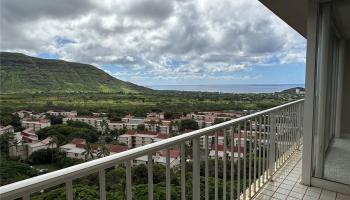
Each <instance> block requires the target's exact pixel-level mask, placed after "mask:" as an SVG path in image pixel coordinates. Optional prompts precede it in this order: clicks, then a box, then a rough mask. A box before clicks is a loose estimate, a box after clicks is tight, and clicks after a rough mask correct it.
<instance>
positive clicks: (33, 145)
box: [28, 137, 57, 157]
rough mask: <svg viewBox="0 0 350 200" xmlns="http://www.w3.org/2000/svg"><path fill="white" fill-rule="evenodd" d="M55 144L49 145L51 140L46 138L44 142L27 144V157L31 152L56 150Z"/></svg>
mask: <svg viewBox="0 0 350 200" xmlns="http://www.w3.org/2000/svg"><path fill="white" fill-rule="evenodd" d="M56 147H57V144H55V143H52V144H51V138H50V137H48V138H46V139H44V140H41V141H39V142H35V143H29V144H28V157H29V156H30V155H32V153H33V152H35V151H38V150H41V149H48V148H56Z"/></svg>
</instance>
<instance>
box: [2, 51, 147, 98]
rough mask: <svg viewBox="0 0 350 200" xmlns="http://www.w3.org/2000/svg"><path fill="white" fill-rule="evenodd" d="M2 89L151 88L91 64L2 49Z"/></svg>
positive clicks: (51, 90)
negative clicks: (44, 57) (124, 79)
mask: <svg viewBox="0 0 350 200" xmlns="http://www.w3.org/2000/svg"><path fill="white" fill-rule="evenodd" d="M0 79H1V82H0V93H24V92H29V93H32V92H127V93H140V92H148V91H151V89H148V88H145V87H142V86H138V85H135V84H132V83H129V82H124V81H121V80H118V79H116V78H114V77H112V76H110V75H109V74H107V73H105V72H104V71H102V70H100V69H98V68H96V67H94V66H92V65H87V64H81V63H73V62H66V61H63V60H48V59H41V58H35V57H30V56H27V55H24V54H19V53H7V52H1V53H0Z"/></svg>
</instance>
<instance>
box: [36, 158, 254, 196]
mask: <svg viewBox="0 0 350 200" xmlns="http://www.w3.org/2000/svg"><path fill="white" fill-rule="evenodd" d="M248 158H249V156H248ZM253 159H259V158H253ZM253 161H254V160H253ZM241 162H242V163H243V159H242V160H241ZM214 164H215V161H214V159H209V191H210V192H209V195H210V196H209V199H214V190H215V189H214V186H215V185H214V177H215V171H214V169H215V168H214ZM218 164H219V167H218V169H219V171H218V174H219V176H218V178H219V179H218V183H219V198H222V192H223V171H222V170H223V161H222V160H219V163H218ZM248 167H249V166H248V159H247V171H248ZM227 169H230V162H227ZM235 169H237V164H235ZM125 173H126V171H125V167H124V166H118V167H116V168H111V169H107V170H106V192H107V199H117V200H124V199H125V189H126V180H125ZM180 173H181V171H180V170H178V169H176V168H173V169H171V171H170V177H171V180H170V181H171V199H175V200H179V199H180V194H181V189H180V182H181V180H180V177H181V176H180ZM131 174H132V191H133V199H135V200H142V199H144V198H145V197H146V196H147V194H148V190H147V186H148V185H147V184H148V179H147V166H146V165H144V164H140V165H136V166H133V167H132V173H131ZM237 174H238V172H237V171H235V174H234V176H235V180H237ZM240 174H241V178H243V177H242V174H243V168H241V171H240ZM200 176H201V179H200V187H201V191H204V185H205V179H204V176H205V172H204V162H201V172H200ZM245 176H246V178H248V177H249V176H248V173H247V174H246V175H245ZM253 176H254V175H252V178H253ZM230 177H231V173H227V177H226V179H227V188H226V191H227V196H229V195H230V184H231V182H230ZM165 181H166V177H165V166H163V165H160V164H154V165H153V183H154V199H165V194H166V193H165V188H166V187H165ZM237 184H238V183H237V182H234V194H236V193H237V191H236V188H237V187H236V185H237ZM239 184H241V189H242V188H243V187H242V183H239ZM247 184H248V183H247ZM60 193H63V194H64V193H65V191H64V186H61V187H58V188H53V189H51V191H50V190H48V191H46V193H44V194H37V195H35V196H34V197H33V199H37V200H42V199H49V198H50V197H52V196H54V195H58V196H57V197H56V198H57V199H64V198H65V196H62V197H61V196H60ZM73 193H74V196H79V198H80V199H99V196H98V195H99V193H98V175H97V174H92V175H89V176H86V177H83V178H80V179H77V180H74V186H73ZM96 195H97V196H96ZM186 196H187V199H192V163H191V162H188V163H186ZM56 198H55V199H56ZM201 199H204V192H202V193H201Z"/></svg>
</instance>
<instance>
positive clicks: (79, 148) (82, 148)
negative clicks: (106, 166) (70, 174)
mask: <svg viewBox="0 0 350 200" xmlns="http://www.w3.org/2000/svg"><path fill="white" fill-rule="evenodd" d="M90 145H91V148H92V154H93V157H94V158H97V154H98V151H99V145H97V144H90ZM106 147H107V149H108V151H109V154H110V155H113V154H116V153H120V152H123V151H126V150H128V147H127V146H120V145H112V144H106ZM60 150H61V151H62V152H65V153H66V156H67V157H68V158H75V159H85V158H86V156H90V155H86V154H85V152H86V140H84V139H79V138H74V139H73V140H72V141H70V142H69V143H68V144H65V145H62V146H60Z"/></svg>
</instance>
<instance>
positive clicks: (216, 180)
mask: <svg viewBox="0 0 350 200" xmlns="http://www.w3.org/2000/svg"><path fill="white" fill-rule="evenodd" d="M218 168H219V156H218V132H215V180H214V181H215V183H214V184H215V186H214V192H215V194H214V195H215V200H219V169H218Z"/></svg>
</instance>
